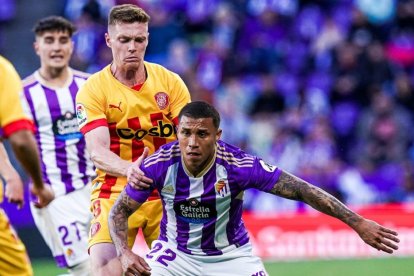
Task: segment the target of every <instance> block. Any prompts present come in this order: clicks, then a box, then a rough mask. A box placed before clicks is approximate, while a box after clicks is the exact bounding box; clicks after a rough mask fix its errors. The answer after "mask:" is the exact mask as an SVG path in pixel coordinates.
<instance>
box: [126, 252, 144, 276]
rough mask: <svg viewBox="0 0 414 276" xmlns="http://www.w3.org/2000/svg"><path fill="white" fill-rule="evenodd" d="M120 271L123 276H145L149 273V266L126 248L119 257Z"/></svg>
mask: <svg viewBox="0 0 414 276" xmlns="http://www.w3.org/2000/svg"><path fill="white" fill-rule="evenodd" d="M120 261H121V265H122V271H123V272H124V273H125V274H124V275H125V276H144V275H145V276H147V275H151V268H150V267H149V265H148V264H147V262H146V261H145V260H144V259H143V258H142V257H140V256H138V255H136V254H134V253H133V252H132V251H131V250H127V251H125V252H124V254H122V255H121V257H120Z"/></svg>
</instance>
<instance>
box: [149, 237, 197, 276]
mask: <svg viewBox="0 0 414 276" xmlns="http://www.w3.org/2000/svg"><path fill="white" fill-rule="evenodd" d="M145 260H146V262H147V263H148V265H149V266H150V267H151V276H195V275H197V276H199V275H202V271H201V270H200V267H201V266H200V263H199V262H197V261H195V260H193V259H192V258H191V255H188V254H185V253H183V252H180V251H179V250H177V249H176V248H174V247H173V246H170V245H169V244H167V243H166V242H164V241H159V240H155V241H154V242H153V243H152V247H151V251H150V252H149V253H148V254H147V255H146V256H145Z"/></svg>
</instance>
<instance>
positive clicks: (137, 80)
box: [111, 65, 147, 87]
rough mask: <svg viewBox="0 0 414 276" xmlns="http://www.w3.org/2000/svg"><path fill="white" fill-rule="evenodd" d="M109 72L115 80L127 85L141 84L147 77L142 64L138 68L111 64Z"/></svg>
mask: <svg viewBox="0 0 414 276" xmlns="http://www.w3.org/2000/svg"><path fill="white" fill-rule="evenodd" d="M111 72H112V74H113V76H114V77H115V78H116V79H117V80H119V81H120V82H121V83H122V84H124V85H126V86H128V87H133V86H135V85H137V84H142V83H144V82H145V80H146V79H147V74H146V70H145V66H144V65H142V66H140V67H138V68H125V67H116V66H114V65H112V66H111Z"/></svg>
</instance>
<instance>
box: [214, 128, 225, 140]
mask: <svg viewBox="0 0 414 276" xmlns="http://www.w3.org/2000/svg"><path fill="white" fill-rule="evenodd" d="M222 133H223V130H222V129H221V128H219V129H218V130H217V133H216V141H217V140H220V138H221V134H222Z"/></svg>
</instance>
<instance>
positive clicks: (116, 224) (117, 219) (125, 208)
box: [108, 190, 151, 275]
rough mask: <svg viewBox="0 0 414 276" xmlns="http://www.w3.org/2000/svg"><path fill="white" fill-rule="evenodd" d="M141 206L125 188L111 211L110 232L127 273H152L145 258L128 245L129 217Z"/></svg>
mask: <svg viewBox="0 0 414 276" xmlns="http://www.w3.org/2000/svg"><path fill="white" fill-rule="evenodd" d="M140 206H141V203H139V202H136V201H135V200H133V199H132V198H131V197H129V196H128V194H127V193H126V192H125V190H123V191H122V192H121V194H120V195H119V197H118V199H117V200H116V202H115V204H114V206H113V207H112V209H111V211H110V213H109V220H108V224H109V232H110V234H111V238H112V241H113V242H114V245H115V248H116V252H117V255H118V256H119V259H120V262H121V265H122V270H123V272H124V273H125V275H151V272H150V270H151V268H150V267H149V265H148V264H147V263H146V262H145V260H144V259H143V258H142V257H140V256H138V255H136V254H134V253H133V252H132V250H131V249H130V248H129V247H128V218H129V216H130V215H131V214H132V213H133V212H134V211H135V210H137V209H138V208H139V207H140Z"/></svg>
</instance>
